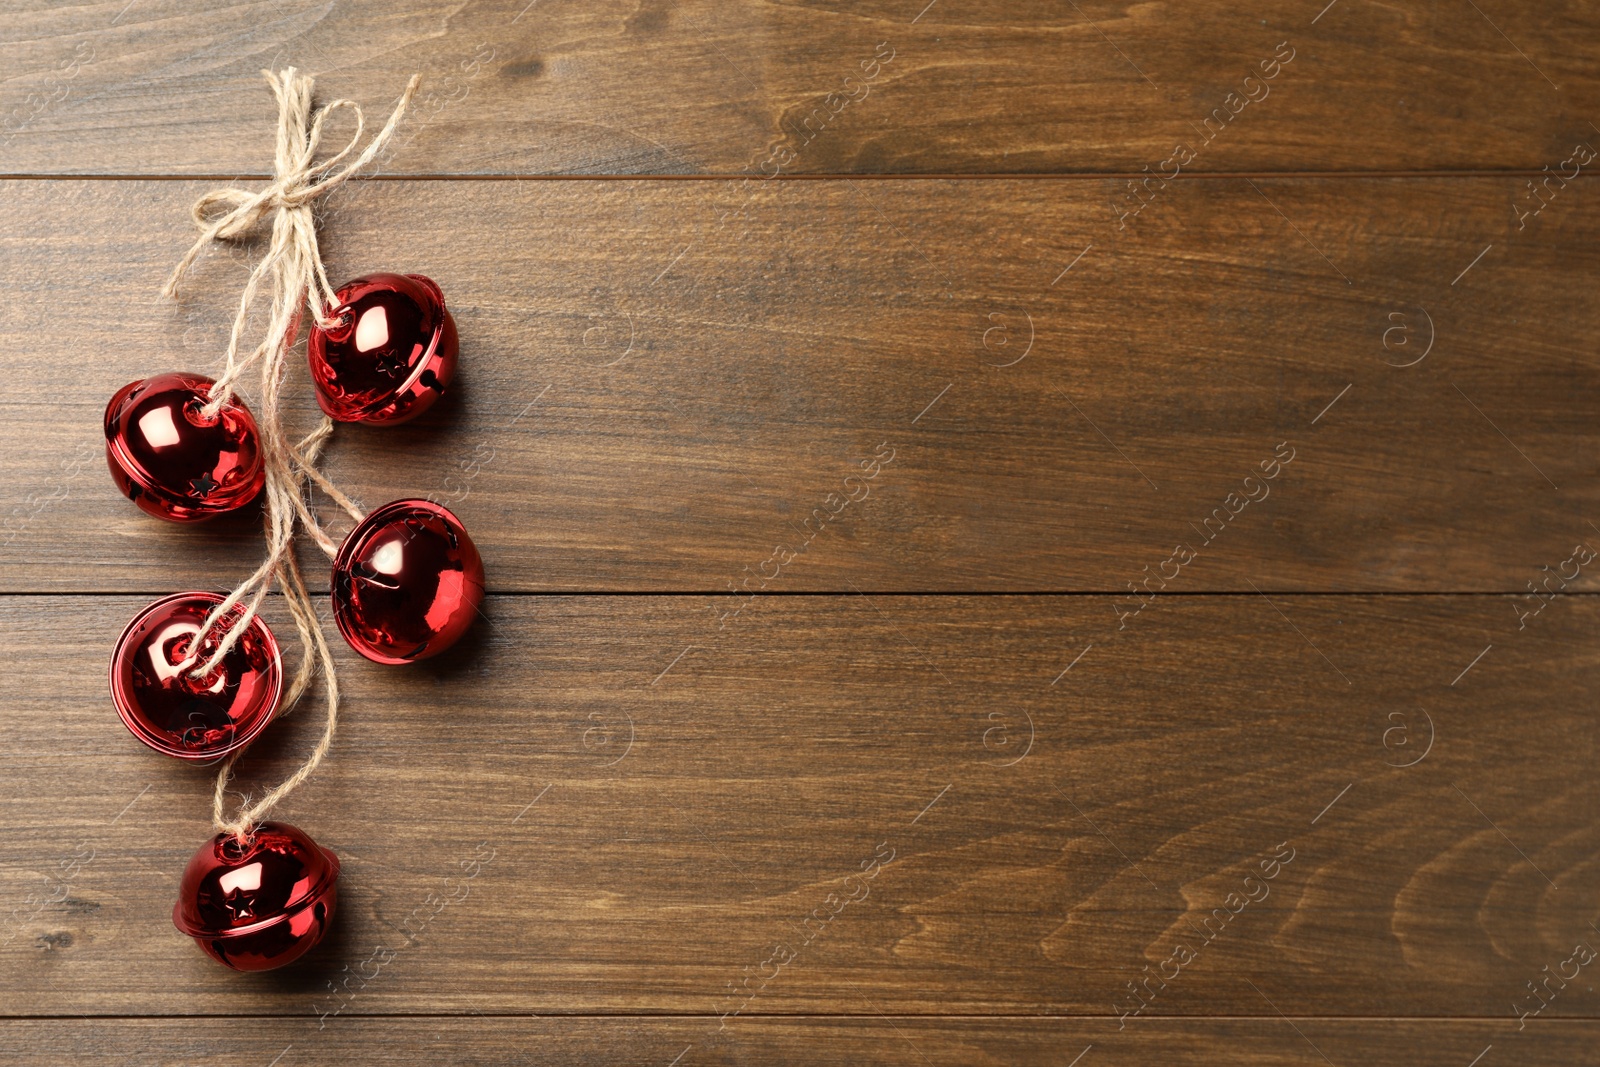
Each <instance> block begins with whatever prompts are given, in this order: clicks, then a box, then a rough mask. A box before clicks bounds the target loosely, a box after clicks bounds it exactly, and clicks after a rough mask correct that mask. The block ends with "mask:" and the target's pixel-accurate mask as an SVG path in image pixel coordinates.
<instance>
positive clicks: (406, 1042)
mask: <svg viewBox="0 0 1600 1067" xmlns="http://www.w3.org/2000/svg"><path fill="white" fill-rule="evenodd" d="M1596 1040H1600V1027H1597V1025H1596V1024H1595V1023H1594V1022H1592V1021H1584V1022H1576V1021H1561V1022H1551V1023H1546V1024H1543V1025H1541V1026H1540V1027H1539V1028H1538V1029H1537V1030H1534V1029H1532V1028H1530V1029H1529V1031H1528V1032H1527V1033H1524V1034H1518V1035H1514V1036H1508V1035H1507V1034H1506V1032H1505V1027H1504V1026H1501V1025H1499V1024H1497V1023H1492V1022H1486V1021H1481V1020H1439V1019H1421V1020H1389V1019H1293V1020H1287V1019H1283V1018H1280V1017H1278V1016H1276V1015H1273V1016H1268V1017H1264V1018H1252V1019H1226V1020H1211V1019H1183V1020H1178V1019H1161V1020H1150V1021H1149V1022H1147V1023H1145V1024H1144V1025H1142V1026H1140V1027H1139V1028H1138V1030H1137V1031H1136V1032H1133V1031H1130V1032H1128V1033H1123V1034H1116V1033H1113V1034H1107V1033H1106V1032H1105V1029H1104V1027H1103V1026H1101V1025H1099V1024H1097V1023H1095V1022H1088V1021H1084V1020H1078V1019H1071V1020H1063V1019H1041V1018H1036V1017H1033V1018H1015V1017H1011V1018H1006V1017H999V1018H978V1019H974V1018H945V1019H930V1018H919V1017H907V1016H878V1015H873V1014H867V1015H864V1016H859V1017H853V1018H840V1017H830V1018H816V1017H799V1018H762V1019H750V1020H739V1021H737V1022H736V1023H735V1024H734V1025H732V1026H730V1027H729V1028H728V1029H727V1030H726V1031H721V1032H719V1031H718V1029H717V1019H716V1017H715V1016H713V1017H711V1018H704V1017H692V1018H659V1017H651V1018H569V1017H560V1018H537V1017H535V1018H528V1017H517V1018H505V1017H492V1018H473V1019H461V1018H424V1019H405V1018H402V1019H370V1018H367V1019H341V1020H336V1021H335V1022H333V1023H331V1024H330V1025H328V1026H327V1027H326V1028H323V1029H318V1028H317V1024H316V1021H315V1020H310V1021H307V1020H291V1019H230V1018H219V1019H210V1020H205V1021H196V1020H181V1019H92V1020H90V1019H83V1020H78V1019H74V1020H62V1021H54V1020H52V1021H35V1020H28V1021H26V1022H17V1021H7V1022H4V1023H0V1048H5V1049H6V1050H7V1052H8V1054H9V1055H8V1060H9V1062H11V1063H14V1064H16V1065H17V1067H34V1065H36V1064H37V1065H41V1067H42V1065H47V1064H48V1065H51V1067H53V1065H55V1064H58V1063H62V1062H71V1063H75V1064H82V1065H84V1067H100V1065H102V1064H104V1065H108V1067H110V1065H115V1067H121V1065H123V1064H126V1063H129V1062H135V1063H137V1062H139V1061H138V1060H137V1059H132V1060H130V1057H136V1056H138V1055H140V1054H141V1053H142V1052H144V1051H145V1050H149V1049H161V1050H170V1052H169V1054H175V1055H183V1056H185V1057H187V1058H188V1060H187V1062H196V1063H209V1062H219V1063H260V1064H267V1063H270V1062H272V1060H273V1057H275V1056H276V1057H281V1058H280V1059H279V1061H278V1063H279V1064H281V1065H282V1067H290V1065H303V1064H319V1063H321V1064H341V1065H349V1067H367V1065H384V1067H387V1065H389V1064H394V1063H397V1062H399V1063H450V1064H458V1065H460V1067H480V1065H481V1067H490V1065H495V1067H498V1065H501V1064H506V1063H540V1064H561V1065H567V1064H572V1065H581V1064H591V1063H595V1062H597V1061H600V1060H605V1061H607V1062H613V1063H649V1064H669V1063H671V1064H675V1065H677V1067H700V1065H705V1064H743V1063H753V1062H759V1063H775V1064H825V1065H832V1064H851V1065H854V1064H861V1063H875V1064H892V1065H896V1067H927V1065H929V1064H935V1065H938V1067H943V1065H946V1064H964V1063H1006V1064H1018V1065H1022V1064H1027V1065H1033V1064H1037V1065H1040V1067H1046V1065H1048V1067H1064V1065H1066V1064H1068V1063H1070V1062H1071V1061H1072V1058H1073V1057H1074V1056H1078V1055H1082V1056H1083V1059H1081V1060H1079V1061H1078V1063H1079V1064H1080V1065H1082V1067H1088V1065H1089V1064H1090V1063H1094V1064H1097V1065H1105V1064H1111V1065H1127V1067H1139V1065H1143V1064H1148V1063H1153V1062H1159V1063H1165V1064H1175V1065H1179V1067H1186V1065H1203V1064H1215V1063H1233V1064H1245V1065H1247V1067H1268V1065H1272V1067H1302V1065H1305V1064H1310V1063H1322V1062H1323V1061H1322V1060H1321V1059H1319V1058H1318V1052H1321V1053H1323V1054H1325V1055H1326V1056H1327V1057H1328V1058H1329V1061H1330V1062H1333V1063H1339V1064H1366V1065H1370V1067H1461V1065H1462V1064H1466V1063H1468V1062H1470V1061H1471V1059H1472V1057H1473V1056H1476V1055H1479V1054H1481V1053H1482V1052H1483V1051H1484V1050H1485V1049H1486V1048H1488V1049H1490V1050H1491V1051H1490V1052H1489V1054H1488V1055H1487V1056H1485V1057H1484V1058H1483V1060H1482V1061H1481V1062H1482V1063H1490V1062H1494V1061H1493V1060H1491V1059H1490V1057H1491V1056H1492V1057H1497V1058H1499V1059H1500V1060H1501V1062H1515V1063H1523V1064H1531V1065H1535V1067H1544V1065H1546V1064H1548V1065H1551V1067H1557V1065H1559V1067H1566V1065H1570V1064H1574V1063H1583V1062H1585V1061H1586V1058H1587V1057H1589V1056H1590V1055H1591V1054H1592V1053H1593V1050H1594V1045H1595V1042H1596ZM1085 1050H1087V1051H1085ZM674 1057H677V1058H676V1059H674Z"/></svg>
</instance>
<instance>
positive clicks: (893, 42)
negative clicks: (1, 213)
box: [0, 0, 1600, 174]
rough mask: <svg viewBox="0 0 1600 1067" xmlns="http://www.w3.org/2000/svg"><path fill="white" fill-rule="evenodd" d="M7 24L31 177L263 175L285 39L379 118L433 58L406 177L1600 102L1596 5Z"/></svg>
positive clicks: (1052, 160) (1211, 147)
mask: <svg viewBox="0 0 1600 1067" xmlns="http://www.w3.org/2000/svg"><path fill="white" fill-rule="evenodd" d="M0 36H3V47H4V49H5V53H6V56H7V66H6V71H5V76H4V80H3V81H0V161H3V162H0V173H14V174H15V173H28V174H83V173H96V174H173V173H183V174H252V173H253V174H262V173H264V172H265V170H266V168H267V167H268V166H270V159H271V147H270V142H269V138H270V136H271V132H270V131H271V129H272V115H271V107H272V102H271V98H270V96H269V95H268V93H267V92H266V90H265V89H264V87H263V85H262V83H261V81H260V78H259V76H258V73H257V72H258V71H259V70H260V69H261V68H263V67H266V66H274V67H277V66H283V65H287V64H294V65H297V66H299V67H301V68H302V69H306V70H309V71H311V72H313V73H316V74H317V75H318V78H319V84H320V86H321V87H322V89H323V91H324V92H325V93H326V94H327V97H328V98H330V99H331V98H333V97H336V96H344V97H352V98H354V99H356V100H358V101H361V102H362V103H363V104H364V105H366V106H368V107H370V108H371V110H372V112H374V113H376V112H378V111H380V110H382V109H384V108H385V107H387V106H388V105H389V103H390V102H392V101H393V100H394V99H395V98H396V97H397V96H398V94H399V92H400V88H401V86H402V85H403V84H404V81H405V78H406V75H407V74H408V73H409V72H411V71H418V72H420V73H422V74H423V75H424V76H425V78H426V84H425V88H424V92H423V95H422V97H421V99H420V100H419V101H418V117H417V118H416V119H414V120H413V121H412V122H411V123H410V125H409V126H408V127H407V128H406V130H405V131H404V132H403V134H402V135H401V138H400V142H399V145H398V147H397V148H396V150H395V151H394V152H393V153H392V155H391V156H390V157H389V158H388V159H387V160H386V161H385V163H384V168H385V169H386V170H388V171H390V172H392V173H397V174H441V173H444V174H637V173H650V174H669V173H670V174H694V173H717V174H737V173H743V172H746V171H748V172H750V173H758V172H759V171H760V170H761V169H762V168H763V166H765V167H767V168H768V169H776V168H782V169H783V170H785V171H788V172H790V173H924V174H926V173H953V172H960V173H996V172H1001V173H1019V172H1029V173H1062V172H1084V171H1091V172H1092V171H1100V172H1104V171H1117V172H1123V171H1127V172H1135V173H1137V172H1140V171H1141V170H1142V168H1144V167H1146V166H1148V167H1149V168H1150V169H1151V170H1152V171H1156V170H1159V169H1161V164H1162V163H1163V162H1164V161H1170V160H1172V159H1173V158H1174V157H1173V152H1174V146H1175V145H1186V146H1188V147H1189V148H1190V149H1191V153H1192V155H1193V156H1194V158H1193V159H1192V160H1190V161H1189V162H1188V163H1187V168H1188V169H1190V170H1197V171H1212V172H1216V171H1230V170H1232V171H1237V170H1246V171H1282V170H1289V171H1306V170H1351V169H1359V170H1374V169H1376V170H1393V169H1401V170H1414V169H1434V168H1446V169H1463V168H1466V169H1471V168H1494V169H1500V168H1520V169H1525V170H1529V171H1539V170H1540V169H1541V168H1543V167H1544V166H1545V165H1547V164H1548V165H1550V166H1551V167H1555V166H1556V165H1557V164H1559V163H1560V161H1561V160H1562V159H1564V158H1567V156H1568V155H1569V154H1570V150H1571V148H1572V146H1573V144H1574V142H1577V141H1589V140H1591V139H1592V138H1594V137H1595V136H1596V135H1595V133H1594V129H1593V127H1591V126H1590V125H1589V122H1588V121H1587V118H1586V117H1587V116H1591V115H1592V114H1593V113H1594V111H1595V105H1596V103H1597V102H1600V78H1597V74H1596V70H1595V66H1594V63H1593V61H1592V57H1593V54H1594V50H1595V47H1596V45H1597V44H1600V12H1597V11H1596V10H1595V8H1594V6H1593V5H1592V4H1585V3H1583V2H1581V0H1494V2H1492V3H1480V4H1476V5H1463V4H1459V3H1454V2H1449V3H1446V2H1443V0H1436V2H1433V3H1425V4H1412V5H1404V6H1399V5H1393V4H1385V3H1381V2H1378V0H1342V2H1337V3H1332V4H1326V5H1324V4H1323V3H1317V2H1314V0H1256V2H1254V3H1251V4H1249V5H1245V6H1242V7H1241V5H1239V4H1236V3H1231V2H1225V0H1204V2H1190V3H1183V4H1149V3H1129V2H1127V0H1084V2H1082V3H1079V4H1072V5H1061V4H1057V3H1046V2H1039V0H1033V2H1029V3H1022V4H1018V3H1015V2H1001V0H934V2H932V3H930V2H928V0H892V2H890V0H874V2H872V3H869V4H849V5H841V4H836V3H830V4H769V3H760V2H757V0H736V2H729V0H716V2H713V0H690V2H685V3H681V4H665V3H650V4H640V3H637V2H634V0H582V2H579V0H543V2H530V0H484V2H475V3H467V2H461V0H424V2H419V3H413V4H407V5H403V6H402V7H401V8H400V9H396V8H395V7H394V6H393V5H390V6H385V7H383V8H373V7H371V6H370V5H360V4H355V3H333V4H329V3H322V2H320V0H319V2H311V0H291V2H287V3H280V4H272V5H260V4H237V5H195V4H192V3H188V2H184V0H139V2H137V3H133V4H129V3H127V2H126V0H111V2H109V3H102V4H86V5H85V4H79V5H55V4H45V3H30V4H26V5H22V6H21V8H20V9H18V10H12V11H11V12H10V13H9V15H8V18H7V21H6V26H5V27H4V29H3V30H0ZM1276 57H1286V58H1287V62H1283V61H1282V60H1280V59H1279V58H1276ZM1263 73H1270V74H1271V75H1272V77H1271V78H1270V79H1265V80H1263V79H1262V77H1261V76H1262V74H1263ZM1247 79H1248V80H1247ZM1252 100H1253V101H1254V102H1251V101H1252ZM1207 119H1210V120H1211V123H1212V124H1211V126H1210V127H1207V126H1206V125H1205V123H1206V121H1207ZM1171 166H1172V164H1171V163H1170V162H1168V163H1167V167H1168V168H1169V169H1170V167H1171Z"/></svg>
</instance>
